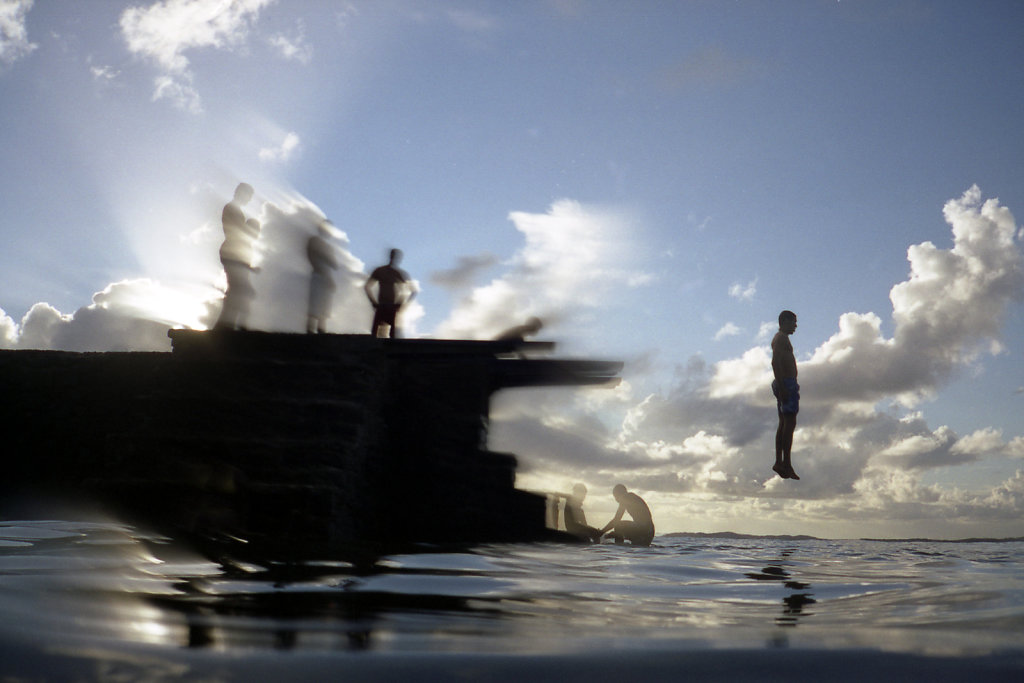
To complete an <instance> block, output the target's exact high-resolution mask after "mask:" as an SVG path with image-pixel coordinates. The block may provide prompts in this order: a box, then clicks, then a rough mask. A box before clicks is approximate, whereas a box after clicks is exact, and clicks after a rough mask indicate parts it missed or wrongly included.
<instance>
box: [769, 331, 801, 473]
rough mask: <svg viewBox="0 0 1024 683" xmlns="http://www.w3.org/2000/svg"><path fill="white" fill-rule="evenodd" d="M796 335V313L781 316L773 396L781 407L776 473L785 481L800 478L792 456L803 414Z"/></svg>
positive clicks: (775, 341) (775, 347)
mask: <svg viewBox="0 0 1024 683" xmlns="http://www.w3.org/2000/svg"><path fill="white" fill-rule="evenodd" d="M794 332H796V313H794V312H793V311H783V312H782V313H779V331H778V332H776V333H775V338H774V339H772V372H773V373H774V375H775V380H774V381H773V382H772V393H773V394H775V400H776V401H777V402H778V408H779V428H778V430H776V432H775V464H774V465H772V469H773V470H775V472H776V474H778V475H779V476H780V477H782V478H783V479H799V478H800V477H798V476H797V474H796V472H794V471H793V465H792V463H790V460H789V457H790V453H791V451H792V450H793V431H794V430H795V429H796V414H797V413H798V412H800V385H799V384H797V383H796V356H794V355H793V344H792V343H791V342H790V341H789V335H791V334H793V333H794Z"/></svg>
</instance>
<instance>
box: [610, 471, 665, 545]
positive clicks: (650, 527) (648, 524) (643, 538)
mask: <svg viewBox="0 0 1024 683" xmlns="http://www.w3.org/2000/svg"><path fill="white" fill-rule="evenodd" d="M612 497H614V498H615V501H616V502H617V503H618V504H619V509H618V511H616V513H615V516H614V517H613V518H612V521H610V522H608V523H607V524H605V525H604V528H603V529H601V532H600V533H601V535H602V536H603V535H604V534H605V533H607V532H608V530H609V529H611V532H612V538H614V539H615V542H616V543H622V542H623V541H629V542H630V543H632V544H633V545H644V546H647V545H650V544H651V541H653V540H654V520H653V519H652V518H651V509H650V508H649V507H647V503H645V502H644V499H643V498H641V497H640V496H638V495H637V494H635V493H630V492H629V491H627V490H626V487H625V486H623V485H622V484H616V485H615V488H613V489H612ZM627 512H628V513H629V516H630V517H632V518H633V521H631V522H630V521H625V520H623V519H622V515H624V514H625V513H627Z"/></svg>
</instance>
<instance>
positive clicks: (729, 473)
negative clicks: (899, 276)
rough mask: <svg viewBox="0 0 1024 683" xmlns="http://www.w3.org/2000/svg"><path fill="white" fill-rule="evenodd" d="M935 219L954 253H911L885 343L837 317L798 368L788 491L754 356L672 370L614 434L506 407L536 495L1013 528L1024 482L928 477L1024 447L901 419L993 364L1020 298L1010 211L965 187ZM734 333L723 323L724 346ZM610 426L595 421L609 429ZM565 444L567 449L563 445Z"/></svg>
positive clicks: (567, 415) (878, 327)
mask: <svg viewBox="0 0 1024 683" xmlns="http://www.w3.org/2000/svg"><path fill="white" fill-rule="evenodd" d="M943 214H944V216H945V219H946V222H947V223H948V224H949V226H950V228H951V231H952V245H951V246H950V247H948V248H940V247H937V246H935V245H934V244H932V243H930V242H924V243H921V244H917V245H914V246H911V247H910V248H909V249H908V252H907V258H908V262H909V264H910V273H909V276H908V278H907V279H906V280H905V281H904V282H901V283H898V284H896V285H895V286H894V287H893V288H892V291H891V295H890V299H891V301H892V321H893V334H892V336H891V337H887V336H886V335H884V334H883V332H882V320H881V318H880V317H879V316H878V315H876V314H874V313H846V314H843V315H842V316H840V318H839V320H838V330H837V331H836V332H835V333H834V334H833V335H832V336H831V337H830V338H829V339H827V340H826V341H825V342H824V343H822V344H821V345H820V346H818V348H816V349H814V350H813V352H812V353H810V354H808V355H807V356H805V357H804V359H803V360H802V361H801V362H800V381H801V385H802V390H801V395H802V404H801V414H800V423H799V425H798V428H797V434H796V441H795V444H794V463H795V465H796V467H797V471H798V472H800V473H801V475H802V476H803V480H802V481H801V482H799V485H796V486H794V485H792V482H785V481H783V480H781V479H778V478H773V477H771V476H769V475H771V472H770V470H769V465H770V464H771V462H772V460H773V449H774V431H775V419H774V413H775V410H774V399H773V397H772V395H771V392H770V390H769V383H770V381H771V372H770V352H769V349H767V348H766V347H763V346H758V347H754V348H751V349H748V350H747V351H746V352H744V353H743V354H741V355H740V356H739V357H736V358H732V359H727V360H724V361H721V362H717V363H714V364H712V365H708V364H707V363H705V362H704V361H703V359H701V358H700V357H699V356H696V357H694V358H693V359H691V361H690V362H689V364H688V365H687V366H685V367H681V368H678V369H677V372H676V376H675V378H674V379H673V381H672V384H671V386H670V387H669V388H668V389H664V390H660V391H656V392H654V393H650V394H648V395H646V396H642V397H641V398H640V400H638V401H636V402H634V403H633V404H632V405H630V406H627V407H625V408H624V409H623V410H622V412H621V418H620V420H619V423H618V425H613V426H610V427H602V428H601V429H589V430H588V429H580V426H579V425H582V424H585V423H586V421H587V420H592V418H593V416H592V415H588V414H587V413H586V412H584V411H577V410H576V409H575V408H574V407H573V405H572V402H567V401H566V400H565V396H564V394H562V395H561V396H560V397H553V398H550V399H544V400H538V398H537V396H535V395H534V394H533V393H531V395H530V397H529V401H527V400H526V399H523V400H522V401H521V402H520V403H518V404H517V405H516V406H515V409H514V410H513V409H512V408H509V407H508V406H506V411H507V412H508V413H511V414H514V415H515V418H514V419H515V429H514V433H515V434H516V435H517V437H519V438H525V436H524V435H527V434H530V428H529V426H528V425H529V422H530V421H531V420H533V421H534V422H535V423H538V422H539V423H540V426H539V427H537V428H536V431H534V432H533V433H532V436H533V438H532V440H529V441H526V443H529V444H530V445H529V448H530V453H531V455H530V459H531V461H532V462H533V463H534V468H533V471H532V472H531V475H530V476H531V477H532V481H537V482H541V481H544V480H545V479H546V480H548V481H552V480H565V479H568V480H579V481H583V482H584V483H587V484H588V485H598V486H601V485H605V484H609V483H613V482H614V481H615V480H617V479H619V480H623V481H629V482H633V483H634V484H633V486H630V488H634V486H635V487H636V488H637V489H638V490H640V491H641V492H644V493H646V494H648V495H649V496H656V497H662V498H663V499H664V500H673V501H675V504H676V505H685V502H684V501H685V500H686V498H679V496H686V495H691V496H693V495H697V496H703V498H702V500H704V501H710V502H711V503H713V505H710V506H709V509H712V508H714V509H717V510H732V513H731V514H734V513H735V510H736V509H740V508H741V507H744V506H748V505H749V506H755V505H756V503H754V502H744V503H742V504H739V503H737V502H736V501H737V500H740V499H742V500H744V501H772V500H789V501H791V504H790V507H789V510H788V512H786V511H785V510H783V509H781V508H771V509H772V510H773V512H772V513H771V514H772V515H775V517H776V518H777V519H779V520H782V519H786V518H787V517H786V515H789V517H788V519H791V520H799V521H800V522H801V523H807V524H814V523H820V524H822V525H823V528H826V527H827V528H833V529H834V528H838V527H837V526H836V525H841V524H846V523H848V521H849V520H851V519H854V518H858V519H863V520H871V521H873V522H877V523H880V524H883V523H884V524H886V525H888V524H890V523H892V524H893V525H897V524H902V523H906V524H908V525H910V524H925V523H926V522H927V520H932V519H948V520H949V522H950V526H949V529H953V528H954V527H955V526H956V525H958V524H959V525H961V526H960V527H957V528H967V527H968V526H970V525H971V524H976V523H980V520H1002V521H1005V522H1010V521H1012V520H1013V519H1014V515H1016V516H1017V518H1019V515H1020V514H1021V513H1022V512H1024V495H1022V491H1024V484H1022V482H1021V479H1022V477H1021V475H1017V476H1016V477H1015V478H1013V479H1011V480H1009V481H1007V482H1004V483H1003V484H1000V485H998V486H997V487H996V488H995V489H993V490H989V491H959V490H956V489H948V488H944V487H942V486H939V485H936V484H931V483H926V479H925V478H924V477H925V475H926V473H928V472H930V471H932V470H934V469H936V468H940V467H959V466H964V465H969V464H970V463H974V462H977V461H979V460H982V459H992V458H995V459H999V458H1020V457H1024V439H1022V438H1021V437H1018V438H1015V439H1013V440H1011V441H1010V442H1009V443H1007V442H1006V441H1004V439H1003V436H1002V434H1001V433H1000V432H999V431H998V430H995V429H992V428H986V427H981V428H979V429H976V430H975V431H973V432H971V433H968V434H966V435H959V434H957V433H956V432H955V431H954V430H953V429H951V428H950V427H948V426H939V427H931V426H929V424H928V423H927V421H926V419H925V418H924V416H923V415H922V414H921V413H917V412H913V413H905V411H906V410H908V409H909V408H911V407H912V406H915V405H917V404H919V403H921V402H922V401H924V400H925V399H927V398H929V397H931V396H934V395H935V394H936V393H937V392H938V391H940V390H941V389H942V388H943V386H945V384H946V383H947V382H949V381H950V380H951V379H952V377H953V376H954V375H955V374H956V373H957V371H958V370H962V369H969V368H970V367H972V365H973V364H976V363H978V362H980V359H981V358H982V357H983V356H984V355H986V354H991V353H1000V348H1001V347H1000V345H999V343H998V342H999V337H1000V334H1001V330H1002V327H1003V324H1004V320H1005V317H1006V314H1007V310H1008V308H1009V307H1010V306H1011V305H1012V304H1013V303H1014V302H1017V301H1019V300H1021V298H1022V295H1024V274H1022V273H1024V270H1022V255H1021V251H1020V248H1019V245H1018V244H1017V242H1016V239H1017V232H1018V229H1017V227H1016V224H1015V221H1014V218H1013V216H1012V214H1011V213H1010V212H1009V210H1008V209H1006V208H1005V207H1002V206H1000V204H999V202H998V200H995V199H989V200H984V201H983V200H982V197H981V192H980V190H979V189H978V188H977V187H972V188H970V189H969V190H968V191H967V192H965V193H964V194H963V196H961V197H959V198H957V199H953V200H950V201H949V202H947V204H946V205H945V207H944V211H943ZM770 327H771V326H768V325H766V326H765V329H770ZM729 331H730V328H729V326H728V325H727V326H725V327H723V329H722V330H720V334H722V335H724V334H727V333H728V332H729ZM716 336H718V335H716ZM797 346H798V348H799V342H797ZM628 371H629V369H628V368H627V371H626V372H627V373H628ZM591 391H592V390H591ZM901 413H905V414H901ZM551 415H558V416H560V417H561V419H562V423H556V422H554V421H552V420H551V417H550V416H551ZM614 420H615V417H614V414H608V413H605V414H604V418H603V423H604V424H613V423H614ZM541 427H543V429H541ZM495 434H497V435H499V436H501V438H502V439H503V441H502V442H501V446H502V447H503V448H508V449H511V450H515V449H516V445H514V444H513V443H511V441H504V439H505V437H506V436H507V435H508V434H507V433H506V432H503V431H502V428H500V427H496V429H495ZM564 434H568V435H570V436H572V437H573V439H575V441H574V442H566V441H564V440H561V439H560V435H564ZM544 438H549V439H550V443H548V444H546V443H545V442H544ZM581 439H585V440H587V443H586V444H585V445H584V444H581V443H579V440H581ZM572 443H574V444H575V445H573V446H572V448H571V449H570V448H569V445H570V444H572ZM563 453H564V455H563ZM588 458H589V461H588ZM672 496H676V498H671V497H672ZM766 519H767V518H766ZM893 528H895V527H893ZM908 528H909V527H908ZM833 533H834V532H833ZM934 533H942V534H944V535H945V534H948V533H950V531H949V530H942V529H938V528H937V529H936V531H935V532H934Z"/></svg>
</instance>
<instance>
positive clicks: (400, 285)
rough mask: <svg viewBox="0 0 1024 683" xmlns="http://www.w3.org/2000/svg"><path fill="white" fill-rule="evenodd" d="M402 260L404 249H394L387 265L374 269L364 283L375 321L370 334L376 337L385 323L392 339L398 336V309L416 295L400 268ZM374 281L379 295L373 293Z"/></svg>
mask: <svg viewBox="0 0 1024 683" xmlns="http://www.w3.org/2000/svg"><path fill="white" fill-rule="evenodd" d="M401 261H402V251H401V250H400V249H392V250H391V253H390V255H389V260H388V263H387V265H384V266H380V267H379V268H376V269H374V271H373V272H372V273H370V277H369V278H368V279H367V280H366V284H365V285H363V289H364V290H365V291H366V296H367V298H368V299H369V300H370V303H371V304H372V305H373V323H372V324H371V326H370V334H371V335H372V336H374V337H378V336H380V328H381V327H382V326H384V325H387V326H388V327H389V328H390V332H389V334H388V336H390V337H391V339H394V338H395V337H397V336H398V326H397V325H396V324H395V321H396V319H397V317H398V310H399V309H400V308H401V307H402V306H404V305H405V304H407V303H409V302H410V301H412V299H413V297H414V296H416V290H415V289H413V286H412V282H411V281H410V280H409V276H408V275H407V274H406V273H405V271H403V270H400V269H399V268H398V264H399V263H400V262H401ZM374 283H376V284H377V296H374V295H373V285H374Z"/></svg>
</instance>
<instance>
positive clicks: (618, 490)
mask: <svg viewBox="0 0 1024 683" xmlns="http://www.w3.org/2000/svg"><path fill="white" fill-rule="evenodd" d="M625 495H626V487H625V486H623V485H622V484H616V485H615V488H613V489H612V498H614V499H615V500H622V497H623V496H625Z"/></svg>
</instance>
